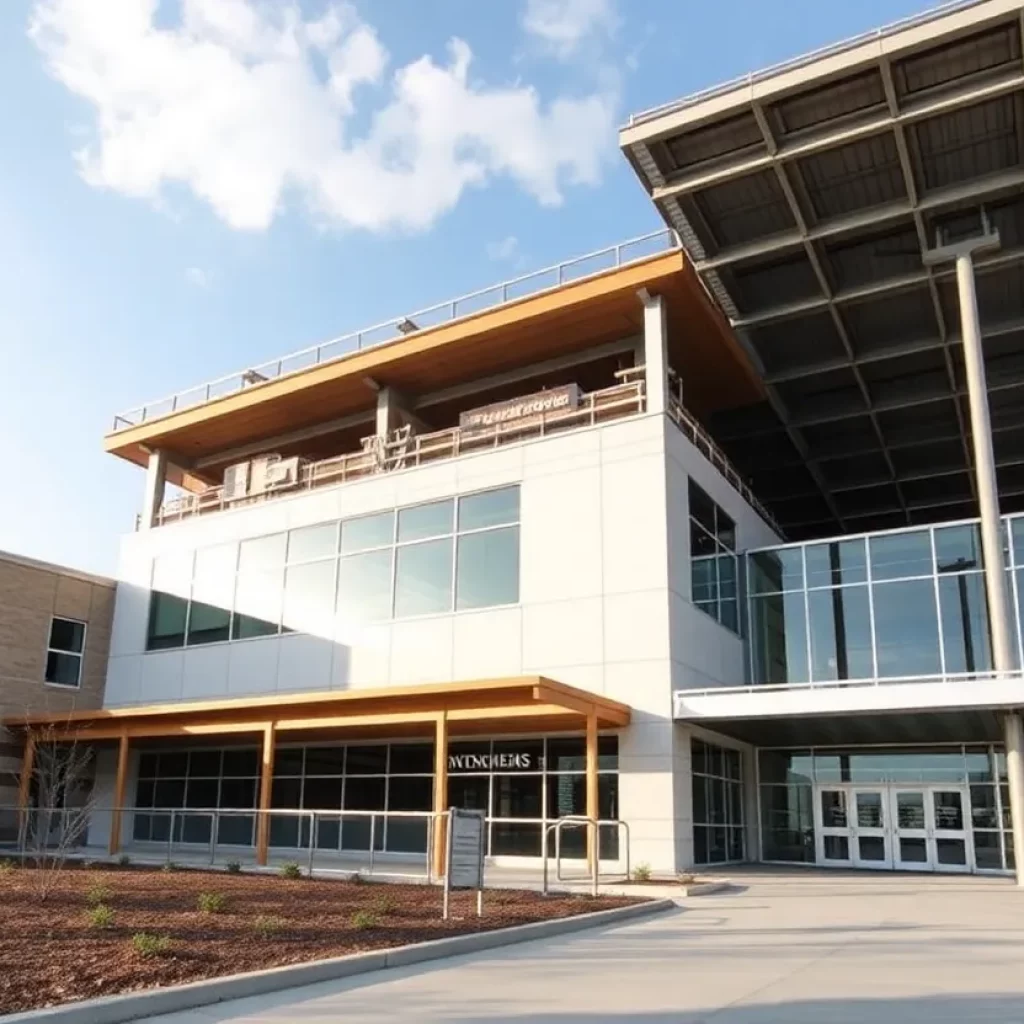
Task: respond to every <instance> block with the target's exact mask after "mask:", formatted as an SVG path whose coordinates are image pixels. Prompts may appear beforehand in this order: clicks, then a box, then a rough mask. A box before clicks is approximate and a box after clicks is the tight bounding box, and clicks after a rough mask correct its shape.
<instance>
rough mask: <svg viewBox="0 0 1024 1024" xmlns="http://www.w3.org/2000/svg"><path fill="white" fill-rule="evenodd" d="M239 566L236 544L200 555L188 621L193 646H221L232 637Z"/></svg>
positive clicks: (206, 550) (202, 551)
mask: <svg viewBox="0 0 1024 1024" xmlns="http://www.w3.org/2000/svg"><path fill="white" fill-rule="evenodd" d="M237 562H238V552H237V550H236V548H235V545H234V544H219V545H217V546H216V547H210V548H201V549H200V550H199V551H197V552H196V556H195V566H194V569H193V576H192V606H191V608H190V610H189V618H188V642H189V643H190V644H212V643H219V642H221V641H223V640H227V639H228V638H229V637H230V635H231V604H232V600H233V597H234V584H235V568H236V565H237Z"/></svg>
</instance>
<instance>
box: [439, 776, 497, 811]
mask: <svg viewBox="0 0 1024 1024" xmlns="http://www.w3.org/2000/svg"><path fill="white" fill-rule="evenodd" d="M490 793H491V780H490V777H489V776H487V775H455V776H449V777H448V801H447V803H446V805H445V806H446V807H459V808H461V809H462V810H464V811H483V812H484V813H485V814H489V813H490Z"/></svg>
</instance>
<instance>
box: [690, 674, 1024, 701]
mask: <svg viewBox="0 0 1024 1024" xmlns="http://www.w3.org/2000/svg"><path fill="white" fill-rule="evenodd" d="M1001 679H1024V669H1019V668H1018V669H1013V670H1012V671H1010V672H994V671H992V672H947V673H938V674H933V675H925V676H867V677H864V678H861V679H817V680H812V681H801V682H793V683H745V684H743V685H740V686H711V687H705V688H703V689H692V690H676V691H675V695H676V696H677V697H717V696H735V695H736V694H741V693H771V692H781V691H786V690H835V689H846V688H848V687H849V688H861V687H869V686H870V687H875V686H888V685H890V684H892V685H895V686H902V685H904V684H907V683H950V684H952V683H976V682H986V681H992V682H998V681H999V680H1001Z"/></svg>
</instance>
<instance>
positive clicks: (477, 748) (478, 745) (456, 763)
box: [448, 740, 491, 772]
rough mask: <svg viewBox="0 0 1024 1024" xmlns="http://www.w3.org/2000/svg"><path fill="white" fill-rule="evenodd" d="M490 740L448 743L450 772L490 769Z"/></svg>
mask: <svg viewBox="0 0 1024 1024" xmlns="http://www.w3.org/2000/svg"><path fill="white" fill-rule="evenodd" d="M490 758H491V743H490V740H472V741H470V742H468V743H467V742H462V743H450V744H448V771H449V772H481V771H489V770H490V765H491V761H490Z"/></svg>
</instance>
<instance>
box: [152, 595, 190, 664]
mask: <svg viewBox="0 0 1024 1024" xmlns="http://www.w3.org/2000/svg"><path fill="white" fill-rule="evenodd" d="M187 616H188V601H187V600H186V599H185V598H183V597H178V596H177V595H176V594H165V593H163V592H162V591H159V590H154V591H153V593H152V595H151V596H150V601H149V625H148V627H147V630H146V650H147V651H160V650H166V649H167V648H171V647H183V646H184V645H185V619H186V618H187Z"/></svg>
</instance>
